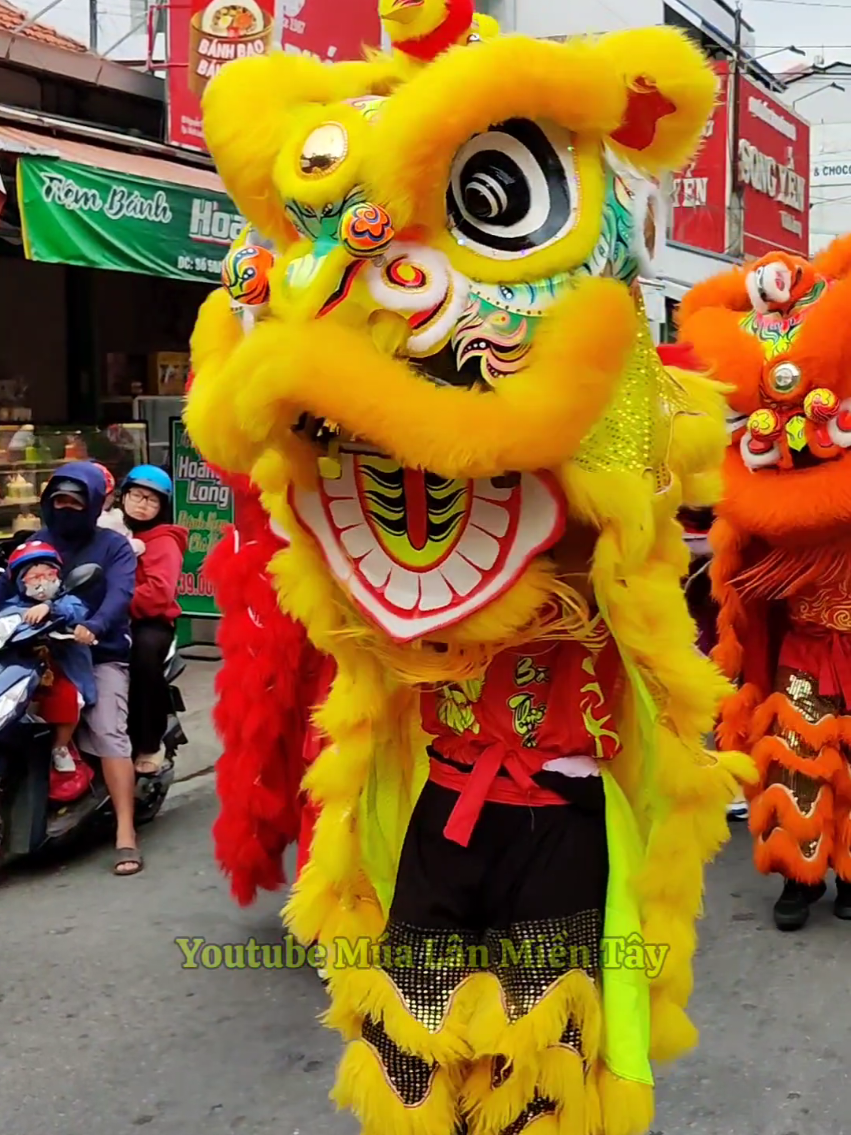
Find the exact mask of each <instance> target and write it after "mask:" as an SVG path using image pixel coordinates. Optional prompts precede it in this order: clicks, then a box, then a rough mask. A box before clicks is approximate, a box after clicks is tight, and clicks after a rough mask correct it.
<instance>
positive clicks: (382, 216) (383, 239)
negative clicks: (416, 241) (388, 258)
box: [340, 202, 396, 260]
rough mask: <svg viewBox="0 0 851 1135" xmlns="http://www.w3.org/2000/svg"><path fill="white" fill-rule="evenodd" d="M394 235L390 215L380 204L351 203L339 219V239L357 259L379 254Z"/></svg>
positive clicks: (384, 249)
mask: <svg viewBox="0 0 851 1135" xmlns="http://www.w3.org/2000/svg"><path fill="white" fill-rule="evenodd" d="M395 236H396V233H395V232H394V231H393V225H392V224H391V222H390V217H389V216H388V215H387V213H386V212H385V211H384V209H382V208H381V206H380V205H370V204H369V203H368V202H363V203H362V204H360V205H352V207H351V208H350V209H347V210H346V212H345V213H344V214H343V217H342V220H341V221H340V241H341V243H342V244H343V245H344V247H345V248H346V249H347V250H348V251H349V252H350V253H351V254H352V256H357V257H358V259H363V260H371V259H372V258H373V257H375V256H380V255H381V254H382V253H383V252H386V251H387V249H388V247H389V246H390V243H391V242H392V241H393V239H394V238H395Z"/></svg>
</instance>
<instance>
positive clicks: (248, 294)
mask: <svg viewBox="0 0 851 1135" xmlns="http://www.w3.org/2000/svg"><path fill="white" fill-rule="evenodd" d="M274 263H275V258H274V256H273V255H272V253H271V252H269V250H268V249H266V248H261V247H260V246H259V245H256V244H246V245H243V246H242V248H233V249H231V251H230V252H229V253H228V254H227V256H226V257H225V258H224V260H223V261H222V284H223V285H224V287H225V289H226V290H227V292H228V294H229V295H230V298H231V299H232V300H233V301H234V302H235V303H238V304H243V305H244V306H246V307H262V306H263V305H264V304H266V303H268V302H269V274H270V272H271V271H272V267H273V265H274Z"/></svg>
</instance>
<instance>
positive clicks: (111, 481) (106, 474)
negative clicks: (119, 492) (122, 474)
mask: <svg viewBox="0 0 851 1135" xmlns="http://www.w3.org/2000/svg"><path fill="white" fill-rule="evenodd" d="M92 465H94V467H95V469H100V471H101V473H103V479H104V481H106V496H109V494H110V493H114V492H115V478H114V477H113V475H112V474H111V473H110V471H109V470H108V469H107V467H106V466H105V465H101V463H100V462H99V461H93V462H92Z"/></svg>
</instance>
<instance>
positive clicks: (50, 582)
mask: <svg viewBox="0 0 851 1135" xmlns="http://www.w3.org/2000/svg"><path fill="white" fill-rule="evenodd" d="M61 586H62V584H61V582H60V581H59V580H58V579H40V580H39V581H38V583H27V584H25V585H24V594H25V595H26V597H27V599H35V600H36V601H37V602H39V603H49V602H50V600H51V599H55V598H56V595H57V593H58V591H59V588H60V587H61Z"/></svg>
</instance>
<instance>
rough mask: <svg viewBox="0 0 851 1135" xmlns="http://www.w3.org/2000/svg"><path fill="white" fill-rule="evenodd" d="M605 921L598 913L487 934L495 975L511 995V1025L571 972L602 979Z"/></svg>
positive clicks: (508, 998)
mask: <svg viewBox="0 0 851 1135" xmlns="http://www.w3.org/2000/svg"><path fill="white" fill-rule="evenodd" d="M602 932H603V920H602V915H601V913H600V911H598V910H583V911H580V912H579V913H578V914H574V915H570V916H569V917H567V918H559V919H541V920H539V921H534V922H515V923H514V924H513V925H512V926H510V927H509V928H508V929H507V930H492V931H489V932H488V933H487V934H486V935H485V945H486V948H487V951H488V955H489V957H490V958H491V959H493V960H494V961H495V964H494V965H493V966H492V969H493V972H494V973H495V974H496V976H497V977H498V978H499V981H500V984H501V985H502V988H503V993H504V995H505V1003H506V1008H507V1011H508V1018H509V1020H510V1021H516V1020H518V1019H519V1018H520V1017H522V1016H524V1015H525V1014H526V1013H528V1012H530V1011H531V1010H532V1009H534V1007H535V1006H536V1005H537V1004H538V1002H539V1001H540V1000H541V998H542V997H543V996H544V994H545V993H546V992H547V990H548V989H549V988H550V986H552V985H553V984H554V983H555V982H556V981H558V979H559V978H560V977H562V976H563V975H564V974H565V973H567V972H568V971H570V970H576V969H580V970H584V972H585V973H587V974H588V975H589V977H592V978H596V976H597V974H598V973H599V970H600V938H601V935H602Z"/></svg>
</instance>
